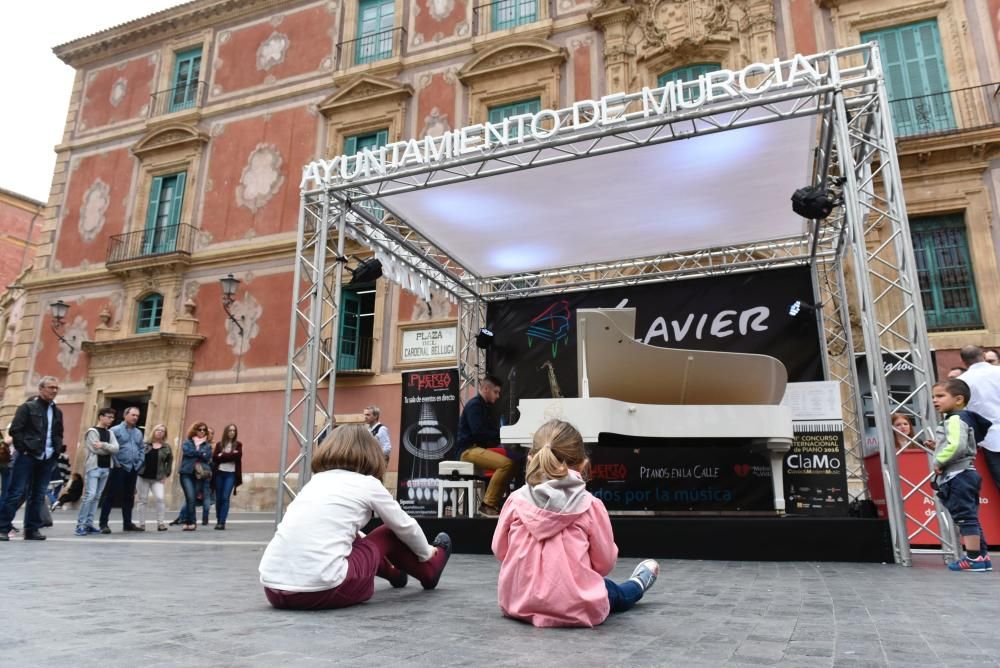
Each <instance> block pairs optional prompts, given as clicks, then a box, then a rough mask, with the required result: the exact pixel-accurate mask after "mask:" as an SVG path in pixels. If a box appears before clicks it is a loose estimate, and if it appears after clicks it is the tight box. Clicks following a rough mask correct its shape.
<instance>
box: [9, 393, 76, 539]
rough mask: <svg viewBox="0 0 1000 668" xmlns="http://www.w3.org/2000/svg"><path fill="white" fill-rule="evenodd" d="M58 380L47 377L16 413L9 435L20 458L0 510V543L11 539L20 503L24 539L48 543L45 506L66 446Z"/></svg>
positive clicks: (16, 461)
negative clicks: (57, 402)
mask: <svg viewBox="0 0 1000 668" xmlns="http://www.w3.org/2000/svg"><path fill="white" fill-rule="evenodd" d="M57 394H59V380H58V379H56V378H54V377H53V376H45V377H44V378H42V380H41V381H40V382H39V383H38V396H37V397H34V398H32V399H29V400H28V401H26V402H24V403H23V404H21V405H20V406H18V408H17V412H15V413H14V421H13V422H11V423H10V435H11V437H13V439H14V449H15V450H17V453H18V455H17V459H15V460H14V465H13V470H12V471H11V476H10V478H11V479H10V492H9V493H8V494H7V496H6V498H5V499H4V504H3V507H0V542H2V541H6V540H8V538H7V533H8V532H9V531H10V528H11V522H12V521H13V520H14V515H15V514H16V513H17V507H18V506H20V505H21V501H22V500H24V499H25V498H27V501H28V502H27V504H26V505H25V508H24V539H25V540H45V536H43V535H42V532H41V531H39V529H40V528H41V526H42V517H41V512H42V504H43V503H45V491H46V490H47V489H48V486H49V479H50V478H51V477H52V468H53V467H54V466H55V464H56V459H57V458H58V456H59V452H60V450H62V445H63V420H62V411H61V410H59V407H58V406H56V402H55V398H56V395H57Z"/></svg>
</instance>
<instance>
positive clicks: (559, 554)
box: [493, 420, 660, 627]
mask: <svg viewBox="0 0 1000 668" xmlns="http://www.w3.org/2000/svg"><path fill="white" fill-rule="evenodd" d="M589 466H590V462H589V460H588V459H587V453H586V451H585V450H584V448H583V438H582V437H581V436H580V432H579V431H577V430H576V428H575V427H574V426H573V425H571V424H569V423H568V422H563V421H561V420H551V421H550V422H547V423H546V424H544V425H542V427H541V428H540V429H539V430H538V431H537V432H535V437H534V442H533V443H532V447H531V452H530V453H529V454H528V465H527V471H526V480H527V484H526V485H524V486H523V487H521V489H519V490H517V491H516V492H514V493H513V494H511V496H510V498H509V499H507V503H506V504H504V507H503V511H502V512H501V513H500V520H499V522H498V524H497V529H496V532H495V533H494V534H493V554H495V555H496V557H497V559H499V560H500V561H501V562H502V563H501V566H500V582H499V585H498V592H497V593H498V599H499V601H500V610H501V611H503V614H504V615H505V616H507V617H513V618H514V619H520V620H523V621H526V622H531V623H532V624H534V625H535V626H591V627H592V626H597V625H598V624H600V623H602V622H603V621H604V620H605V619H607V617H608V614H609V613H612V612H624V611H626V610H628V609H629V608H631V607H632V606H633V605H635V604H636V602H637V601H638V600H639V599H641V598H642V595H643V593H645V591H646V590H647V589H649V588H650V587H651V586H653V583H654V582H655V581H656V576H657V575H658V574H659V572H660V566H659V564H657V563H656V562H655V561H653V560H652V559H647V560H646V561H643V562H642V563H640V564H639V565H638V566H636V568H635V570H634V571H633V572H632V577H630V578H629V579H628V580H627V581H626V582H624V583H622V584H616V583H615V582H613V581H611V580H609V579H608V578H606V577H604V576H606V575H607V574H608V573H610V572H611V569H613V568H614V566H615V561H616V560H617V559H618V546H617V545H615V539H614V535H613V534H612V532H611V520H610V519H609V518H608V511H607V510H606V509H605V508H604V504H603V503H601V501H600V499H597V498H595V497H594V496H593V495H591V494H590V492H588V491H587V489H586V483H585V482H584V476H585V474H586V471H587V469H588V468H589Z"/></svg>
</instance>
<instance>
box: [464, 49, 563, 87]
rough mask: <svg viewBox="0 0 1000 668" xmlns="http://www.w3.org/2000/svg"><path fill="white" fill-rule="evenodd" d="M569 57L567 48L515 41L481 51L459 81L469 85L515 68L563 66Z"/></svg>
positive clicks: (465, 67)
mask: <svg viewBox="0 0 1000 668" xmlns="http://www.w3.org/2000/svg"><path fill="white" fill-rule="evenodd" d="M568 58H569V54H568V53H567V51H566V49H565V48H563V47H560V46H556V45H555V44H553V43H552V42H549V41H547V40H544V39H533V38H526V39H514V40H510V41H507V42H504V43H502V44H499V45H497V46H496V47H495V48H492V49H489V50H487V51H483V52H482V53H480V54H478V55H477V56H476V57H475V58H473V59H472V60H470V61H469V62H468V63H466V64H465V65H464V66H463V67H462V69H461V70H459V72H458V79H459V80H460V81H461V82H462V83H464V84H467V85H468V84H469V83H470V82H471V81H474V80H476V79H480V78H482V77H487V76H493V75H497V74H501V73H504V72H506V71H508V70H512V69H515V68H518V69H519V68H523V67H525V66H532V65H541V64H546V63H550V64H552V65H562V63H564V62H565V61H566V60H567V59H568Z"/></svg>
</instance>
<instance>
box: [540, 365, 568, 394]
mask: <svg viewBox="0 0 1000 668" xmlns="http://www.w3.org/2000/svg"><path fill="white" fill-rule="evenodd" d="M542 369H545V370H546V372H547V373H548V375H549V391H550V392H551V393H552V398H553V399H562V398H563V395H562V391H561V390H560V389H559V381H558V380H556V370H555V367H554V366H552V360H545V361H544V362H542V365H541V366H540V367H538V370H539V371H541V370H542Z"/></svg>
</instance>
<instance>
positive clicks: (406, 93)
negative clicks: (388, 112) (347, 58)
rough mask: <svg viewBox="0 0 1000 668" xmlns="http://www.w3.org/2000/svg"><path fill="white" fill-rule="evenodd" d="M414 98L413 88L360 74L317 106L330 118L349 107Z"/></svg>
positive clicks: (389, 80) (408, 85) (390, 80)
mask: <svg viewBox="0 0 1000 668" xmlns="http://www.w3.org/2000/svg"><path fill="white" fill-rule="evenodd" d="M411 97H413V86H411V85H410V84H400V83H399V82H398V81H393V80H392V79H384V78H382V77H377V76H373V75H371V74H359V75H357V76H356V77H354V78H353V79H351V80H350V81H349V82H347V83H346V84H344V86H343V87H342V88H341V89H340V90H338V91H337V92H336V93H334V94H332V95H330V96H329V97H328V98H326V99H325V100H323V101H322V102H320V103H319V104H318V105H317V108H318V109H319V110H320V112H321V113H322V114H323V115H325V116H330V115H331V114H334V113H336V112H339V111H343V110H344V109H346V108H349V107H356V106H359V105H360V106H370V105H372V104H374V103H378V102H385V101H398V102H403V101H405V100H408V99H409V98H411Z"/></svg>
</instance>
